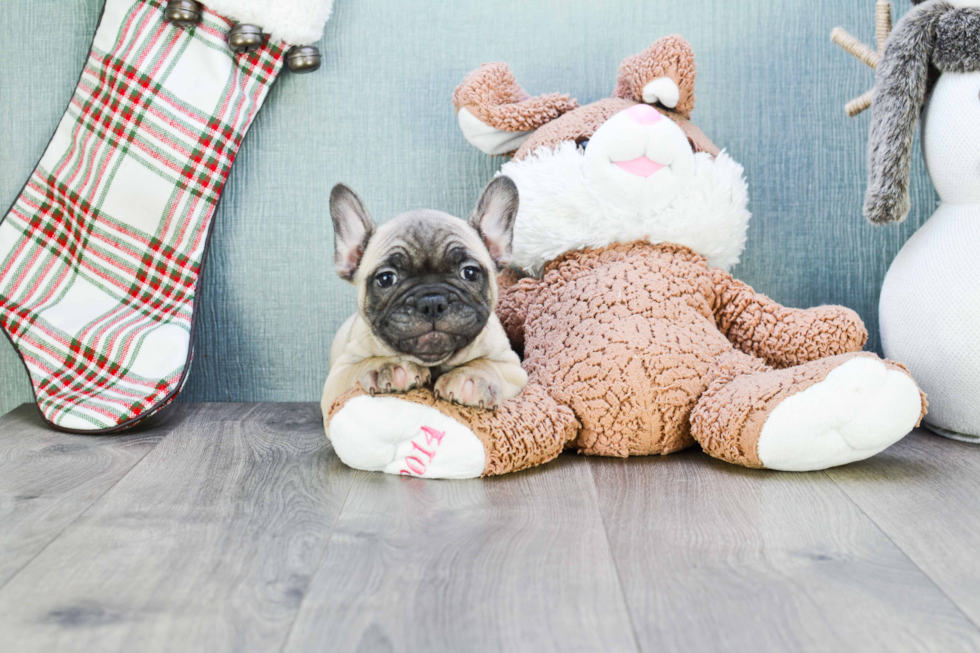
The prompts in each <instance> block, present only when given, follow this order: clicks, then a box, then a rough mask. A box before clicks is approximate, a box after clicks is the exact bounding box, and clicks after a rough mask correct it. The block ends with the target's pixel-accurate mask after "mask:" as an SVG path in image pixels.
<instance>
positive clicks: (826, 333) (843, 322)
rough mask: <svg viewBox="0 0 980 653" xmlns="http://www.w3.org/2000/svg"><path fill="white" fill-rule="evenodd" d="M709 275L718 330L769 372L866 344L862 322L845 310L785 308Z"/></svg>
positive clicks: (716, 273)
mask: <svg viewBox="0 0 980 653" xmlns="http://www.w3.org/2000/svg"><path fill="white" fill-rule="evenodd" d="M712 273H713V281H714V301H713V306H712V310H713V311H714V314H715V321H716V323H717V325H718V328H719V329H720V330H721V332H722V333H723V334H725V337H727V338H728V339H729V340H730V341H731V343H732V344H733V345H735V346H736V347H738V348H739V349H741V350H742V351H744V352H745V353H747V354H751V355H753V356H756V357H758V358H761V359H763V360H765V361H766V363H768V364H769V365H772V366H773V367H777V368H782V367H791V366H794V365H801V364H803V363H806V362H809V361H814V360H818V359H820V358H826V357H827V356H836V355H838V354H845V353H849V352H855V351H861V349H862V348H863V347H864V344H865V343H866V342H867V340H868V331H867V329H865V327H864V322H862V321H861V318H860V317H859V316H858V314H857V313H855V312H854V311H852V310H851V309H849V308H845V307H843V306H817V307H815V308H809V309H798V308H787V307H785V306H782V305H780V304H779V303H777V302H774V301H773V300H771V299H769V298H768V297H766V296H765V295H763V294H760V293H757V292H755V291H754V290H753V289H752V288H751V287H750V286H749V285H748V284H745V283H743V282H741V281H738V280H737V279H734V278H733V277H732V276H731V275H730V274H728V273H727V272H724V271H723V270H719V269H714V270H712Z"/></svg>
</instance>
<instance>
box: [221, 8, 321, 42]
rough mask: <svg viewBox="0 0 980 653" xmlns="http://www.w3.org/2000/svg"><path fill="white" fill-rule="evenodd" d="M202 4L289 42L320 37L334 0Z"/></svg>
mask: <svg viewBox="0 0 980 653" xmlns="http://www.w3.org/2000/svg"><path fill="white" fill-rule="evenodd" d="M203 4H204V5H205V6H207V7H208V8H209V9H211V10H213V11H215V12H217V13H219V14H221V15H222V16H227V17H228V18H232V19H234V20H237V21H238V22H241V23H249V24H251V25H258V26H259V27H261V28H262V31H263V32H265V33H266V34H268V35H269V36H270V37H272V38H273V39H279V40H282V41H285V42H286V43H288V44H289V45H310V44H313V43H316V42H317V41H319V40H320V38H321V37H322V36H323V26H324V25H326V23H327V19H328V18H330V10H331V9H332V8H333V0H204V1H203Z"/></svg>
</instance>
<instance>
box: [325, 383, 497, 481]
mask: <svg viewBox="0 0 980 653" xmlns="http://www.w3.org/2000/svg"><path fill="white" fill-rule="evenodd" d="M330 439H331V441H332V442H333V447H334V451H336V452H337V455H338V456H340V459H341V460H342V461H344V463H345V464H346V465H348V466H350V467H353V468H354V469H362V470H365V471H371V472H385V473H387V474H401V475H405V476H419V477H422V478H477V477H478V476H481V475H482V474H483V470H484V468H485V467H486V452H485V451H484V448H483V443H482V442H480V439H479V438H477V437H476V435H474V434H473V431H471V430H470V429H469V428H467V427H466V426H464V425H463V424H461V423H460V422H458V421H456V420H455V419H453V418H451V417H449V416H447V415H444V414H443V413H441V412H439V411H438V410H436V409H435V408H432V407H430V406H425V405H422V404H418V403H413V402H411V401H406V400H403V399H397V398H394V397H370V396H359V397H354V398H353V399H351V400H349V401H348V402H347V403H346V404H345V405H344V406H343V407H342V408H341V409H340V410H338V411H337V412H336V413H334V415H333V418H332V419H331V420H330Z"/></svg>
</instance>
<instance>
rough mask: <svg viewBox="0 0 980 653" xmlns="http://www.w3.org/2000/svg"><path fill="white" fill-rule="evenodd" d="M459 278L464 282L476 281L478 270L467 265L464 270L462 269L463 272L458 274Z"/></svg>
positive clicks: (478, 274)
mask: <svg viewBox="0 0 980 653" xmlns="http://www.w3.org/2000/svg"><path fill="white" fill-rule="evenodd" d="M460 276H461V277H463V279H465V280H466V281H476V280H477V279H479V278H480V268H478V267H476V266H473V265H467V266H466V267H465V268H463V271H462V272H460Z"/></svg>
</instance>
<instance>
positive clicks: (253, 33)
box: [228, 23, 262, 54]
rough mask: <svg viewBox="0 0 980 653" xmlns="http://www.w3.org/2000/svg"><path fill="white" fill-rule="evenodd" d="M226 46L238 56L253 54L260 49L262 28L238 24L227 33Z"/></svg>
mask: <svg viewBox="0 0 980 653" xmlns="http://www.w3.org/2000/svg"><path fill="white" fill-rule="evenodd" d="M228 46H229V47H230V48H231V49H232V50H233V51H235V52H238V53H239V54H241V53H243V52H254V51H255V50H258V49H259V48H260V47H262V28H261V27H258V26H256V25H248V24H245V23H239V24H238V25H235V26H234V27H232V28H231V31H230V32H228Z"/></svg>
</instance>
